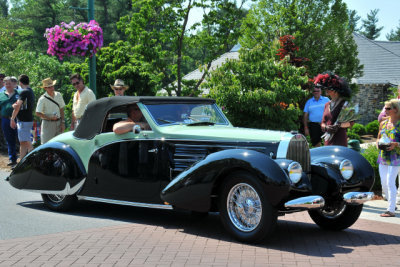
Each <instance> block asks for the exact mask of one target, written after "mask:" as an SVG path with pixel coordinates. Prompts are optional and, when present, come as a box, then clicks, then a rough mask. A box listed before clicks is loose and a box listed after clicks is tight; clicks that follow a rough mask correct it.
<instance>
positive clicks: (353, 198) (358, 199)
mask: <svg viewBox="0 0 400 267" xmlns="http://www.w3.org/2000/svg"><path fill="white" fill-rule="evenodd" d="M373 197H374V193H372V192H348V193H346V194H344V195H343V200H344V201H345V202H346V203H347V204H355V205H359V204H363V203H364V202H367V201H369V200H371V199H372V198H373Z"/></svg>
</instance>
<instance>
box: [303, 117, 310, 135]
mask: <svg viewBox="0 0 400 267" xmlns="http://www.w3.org/2000/svg"><path fill="white" fill-rule="evenodd" d="M303 125H304V134H305V135H310V131H309V129H308V112H304V116H303Z"/></svg>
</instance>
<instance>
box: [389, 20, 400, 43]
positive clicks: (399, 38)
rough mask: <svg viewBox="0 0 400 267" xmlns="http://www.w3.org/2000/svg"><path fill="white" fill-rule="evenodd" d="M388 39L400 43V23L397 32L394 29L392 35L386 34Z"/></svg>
mask: <svg viewBox="0 0 400 267" xmlns="http://www.w3.org/2000/svg"><path fill="white" fill-rule="evenodd" d="M386 39H388V41H400V21H399V26H397V28H396V30H393V29H392V30H391V31H390V33H388V34H386Z"/></svg>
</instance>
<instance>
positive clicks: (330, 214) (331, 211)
mask: <svg viewBox="0 0 400 267" xmlns="http://www.w3.org/2000/svg"><path fill="white" fill-rule="evenodd" d="M346 207H347V205H346V204H345V203H344V202H343V203H341V204H340V205H339V206H337V207H335V208H329V207H328V208H325V209H323V210H321V211H320V213H321V214H322V215H323V216H324V217H326V218H329V219H335V218H337V217H339V216H340V215H342V213H343V212H344V211H345V210H346Z"/></svg>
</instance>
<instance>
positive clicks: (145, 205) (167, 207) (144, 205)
mask: <svg viewBox="0 0 400 267" xmlns="http://www.w3.org/2000/svg"><path fill="white" fill-rule="evenodd" d="M78 199H79V200H88V201H94V202H102V203H108V204H117V205H125V206H133V207H141V208H153V209H164V210H172V209H173V207H172V206H171V205H163V204H150V203H140V202H130V201H123V200H115V199H106V198H99V197H87V196H78Z"/></svg>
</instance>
